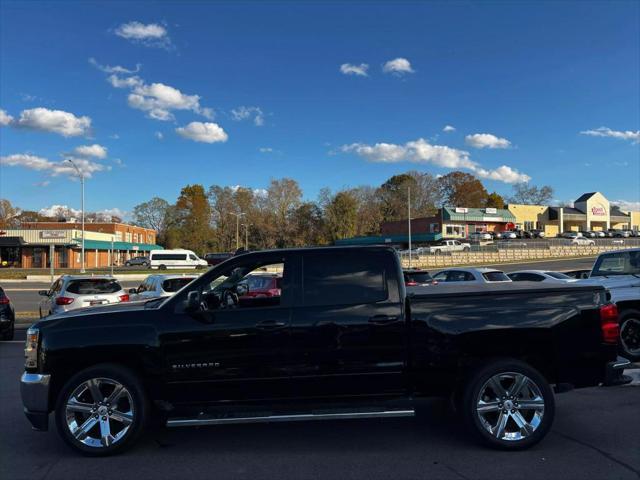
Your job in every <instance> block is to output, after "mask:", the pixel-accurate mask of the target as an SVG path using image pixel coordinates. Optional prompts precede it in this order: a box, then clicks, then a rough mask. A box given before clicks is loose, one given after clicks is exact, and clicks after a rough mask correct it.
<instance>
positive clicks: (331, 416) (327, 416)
mask: <svg viewBox="0 0 640 480" xmlns="http://www.w3.org/2000/svg"><path fill="white" fill-rule="evenodd" d="M414 415H415V410H413V409H411V410H391V411H383V412H348V413H317V414H314V413H304V414H294V415H267V416H263V417H237V418H180V419H173V420H171V419H170V420H167V427H190V426H196V425H225V424H237V423H270V422H301V421H308V420H345V419H356V418H380V417H386V418H388V417H412V416H414Z"/></svg>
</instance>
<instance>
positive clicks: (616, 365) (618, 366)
mask: <svg viewBox="0 0 640 480" xmlns="http://www.w3.org/2000/svg"><path fill="white" fill-rule="evenodd" d="M610 365H611V368H612V369H614V370H622V369H624V368H627V367H628V366H630V365H631V361H629V360H627V359H626V358H622V357H618V359H617V360H616V361H615V362H612V363H611V364H610Z"/></svg>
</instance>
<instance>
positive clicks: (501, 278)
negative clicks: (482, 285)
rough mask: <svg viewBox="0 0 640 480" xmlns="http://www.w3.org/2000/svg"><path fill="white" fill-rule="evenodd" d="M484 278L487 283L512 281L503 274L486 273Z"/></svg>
mask: <svg viewBox="0 0 640 480" xmlns="http://www.w3.org/2000/svg"><path fill="white" fill-rule="evenodd" d="M482 276H483V277H484V279H485V280H486V281H487V282H510V281H511V279H510V278H509V277H507V275H506V274H505V273H503V272H486V273H483V274H482Z"/></svg>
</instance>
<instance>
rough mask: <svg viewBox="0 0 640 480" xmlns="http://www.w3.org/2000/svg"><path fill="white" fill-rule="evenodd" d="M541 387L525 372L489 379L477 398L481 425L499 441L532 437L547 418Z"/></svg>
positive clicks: (504, 374)
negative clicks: (524, 373)
mask: <svg viewBox="0 0 640 480" xmlns="http://www.w3.org/2000/svg"><path fill="white" fill-rule="evenodd" d="M544 407H545V404H544V398H543V396H542V393H541V391H540V388H539V387H538V385H536V383H535V382H534V381H533V380H531V379H530V378H529V377H527V376H526V375H523V374H522V373H517V372H505V373H499V374H497V375H494V376H493V377H491V378H490V379H489V380H487V381H486V382H485V383H484V385H483V386H482V388H481V389H480V392H479V394H478V398H477V399H476V412H477V415H478V418H479V420H480V424H481V425H482V427H483V428H484V429H485V430H486V431H487V432H489V433H490V434H491V435H492V436H493V437H495V438H496V439H498V440H506V441H518V440H523V439H525V438H528V437H530V436H531V435H532V434H533V432H535V431H536V430H537V429H538V427H539V426H540V424H541V423H542V418H543V417H544Z"/></svg>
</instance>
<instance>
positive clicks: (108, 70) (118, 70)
mask: <svg viewBox="0 0 640 480" xmlns="http://www.w3.org/2000/svg"><path fill="white" fill-rule="evenodd" d="M89 63H90V64H91V65H93V66H94V67H96V68H97V69H98V70H101V71H103V72H105V73H124V74H131V73H138V72H139V71H140V64H139V63H136V68H135V70H131V69H129V68H125V67H121V66H120V65H115V66H113V67H112V66H111V65H100V64H99V63H98V62H97V60H96V59H95V58H93V57H91V58H90V59H89Z"/></svg>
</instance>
